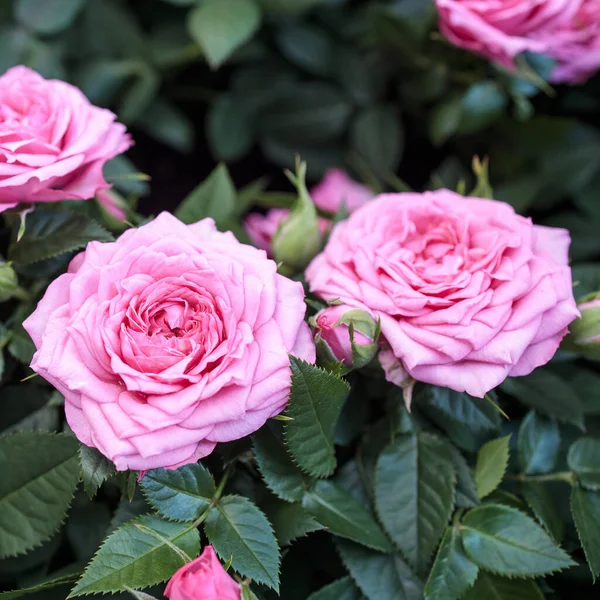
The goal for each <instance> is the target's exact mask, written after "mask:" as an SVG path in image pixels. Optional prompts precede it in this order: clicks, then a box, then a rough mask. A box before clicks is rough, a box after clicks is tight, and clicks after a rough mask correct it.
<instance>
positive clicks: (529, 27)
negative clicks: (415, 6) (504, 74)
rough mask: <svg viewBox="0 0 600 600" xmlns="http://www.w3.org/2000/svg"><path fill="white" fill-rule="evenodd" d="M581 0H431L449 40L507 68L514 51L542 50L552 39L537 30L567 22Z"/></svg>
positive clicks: (544, 29) (546, 29)
mask: <svg viewBox="0 0 600 600" xmlns="http://www.w3.org/2000/svg"><path fill="white" fill-rule="evenodd" d="M583 1H584V0H435V2H436V5H437V8H438V12H439V24H440V29H441V31H442V33H443V34H444V35H445V36H446V37H447V38H448V40H450V42H452V43H453V44H454V45H456V46H459V47H461V48H467V49H468V50H471V51H472V52H476V53H477V54H481V55H483V56H485V57H487V58H490V59H491V60H495V61H497V62H499V63H501V64H503V65H504V66H506V67H509V68H510V67H512V66H513V59H514V57H515V56H517V54H521V53H522V52H526V51H528V52H535V53H546V52H547V51H548V49H549V48H551V47H552V44H553V42H552V39H551V38H549V39H541V38H540V34H543V33H545V32H549V31H554V30H555V29H556V28H557V27H559V26H560V25H562V24H565V23H569V22H570V19H571V17H572V16H573V15H574V14H575V12H576V11H577V9H578V8H579V7H580V5H581V4H582V2H583ZM585 1H586V2H588V1H589V0H585Z"/></svg>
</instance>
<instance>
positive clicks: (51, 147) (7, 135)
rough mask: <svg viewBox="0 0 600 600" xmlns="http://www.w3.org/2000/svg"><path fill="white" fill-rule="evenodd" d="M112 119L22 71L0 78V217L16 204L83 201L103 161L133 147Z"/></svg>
mask: <svg viewBox="0 0 600 600" xmlns="http://www.w3.org/2000/svg"><path fill="white" fill-rule="evenodd" d="M115 118H116V117H115V115H114V114H113V113H112V112H110V111H109V110H106V109H104V108H98V107H97V106H93V105H92V104H90V103H89V102H88V100H87V98H86V97H85V96H84V95H83V94H82V93H81V91H80V90H78V89H77V88H76V87H73V86H72V85H69V84H68V83H65V82H64V81H57V80H46V79H44V78H43V77H42V76H41V75H38V74H37V73H36V72H35V71H32V70H31V69H28V68H27V67H14V68H12V69H9V70H8V71H7V72H6V73H4V75H2V76H0V212H2V211H4V210H6V209H7V208H12V207H13V206H16V205H17V204H18V203H19V202H55V201H57V200H88V199H90V198H93V197H94V196H95V195H96V193H97V192H98V191H99V190H102V189H105V188H108V187H110V186H109V185H108V184H107V183H106V181H105V180H104V177H103V175H102V167H103V166H104V163H105V162H106V161H107V160H110V159H111V158H113V157H115V156H116V155H117V154H120V153H121V152H125V150H127V148H129V147H130V146H131V144H132V142H131V138H130V136H129V135H128V134H127V133H126V132H125V126H124V125H121V124H120V123H116V122H115Z"/></svg>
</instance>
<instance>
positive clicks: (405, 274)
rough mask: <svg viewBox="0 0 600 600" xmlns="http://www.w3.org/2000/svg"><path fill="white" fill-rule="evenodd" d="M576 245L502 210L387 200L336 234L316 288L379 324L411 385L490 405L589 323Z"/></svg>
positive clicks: (489, 203) (457, 202)
mask: <svg viewBox="0 0 600 600" xmlns="http://www.w3.org/2000/svg"><path fill="white" fill-rule="evenodd" d="M569 244H570V238H569V234H568V232H567V231H566V230H564V229H553V228H548V227H539V226H535V225H533V224H532V223H531V221H530V220H529V219H526V218H524V217H521V216H518V215H517V214H516V213H515V212H514V210H513V209H512V208H511V207H510V206H509V205H508V204H505V203H503V202H497V201H493V200H483V199H479V198H465V197H463V196H459V195H458V194H455V193H454V192H450V191H448V190H439V191H436V192H427V193H424V194H413V193H407V194H386V195H382V196H379V197H378V198H376V199H374V200H373V201H372V202H370V203H369V205H368V206H365V207H363V208H362V209H360V210H358V211H356V212H355V213H354V214H352V215H351V216H350V217H349V218H348V219H347V220H346V221H343V222H342V223H340V224H338V225H337V226H336V228H335V229H334V230H333V232H332V234H331V237H330V238H329V242H328V243H327V246H326V247H325V250H324V251H323V253H322V254H320V255H319V256H317V257H316V258H315V259H314V260H313V261H312V263H311V264H310V265H309V267H308V269H307V270H306V278H307V280H308V282H309V284H310V289H311V290H312V291H313V292H315V293H316V294H317V295H319V296H320V297H322V298H324V299H326V300H333V299H339V301H340V302H343V303H344V304H347V305H349V306H353V307H355V308H363V309H366V310H370V311H371V312H372V313H373V314H375V315H376V316H379V318H380V319H381V336H382V338H383V339H381V342H382V343H384V344H385V343H386V342H387V344H388V345H389V348H390V350H391V352H392V353H393V355H394V356H395V357H396V359H397V360H399V361H401V362H402V365H401V366H402V367H403V368H404V369H405V370H406V371H407V372H408V374H409V375H410V376H411V377H413V378H414V379H416V380H418V381H424V382H427V383H432V384H435V385H440V386H446V387H449V388H452V389H454V390H457V391H466V392H468V393H469V394H472V395H473V396H478V397H483V396H484V395H485V394H486V392H488V391H489V390H491V389H492V388H494V387H496V386H497V385H498V384H500V383H501V382H502V381H503V380H504V379H505V378H506V377H507V376H509V375H511V376H517V375H527V374H528V373H530V372H531V371H533V369H535V368H536V367H538V366H540V365H543V364H545V363H546V362H548V361H549V360H550V359H551V358H552V356H553V355H554V353H555V352H556V349H557V348H558V345H559V343H560V341H561V339H562V337H563V336H564V335H566V333H567V326H568V325H569V323H570V322H571V321H573V319H575V318H576V317H577V316H578V315H579V311H578V310H577V307H576V305H575V300H574V298H573V292H572V281H571V270H570V268H569V266H568V248H569ZM385 358H386V360H385V362H386V365H385V366H386V371H387V372H388V373H390V374H391V373H392V372H393V368H392V365H391V364H390V363H391V361H390V360H389V359H390V357H389V356H388V355H386V357H385ZM398 372H400V373H401V371H400V370H398Z"/></svg>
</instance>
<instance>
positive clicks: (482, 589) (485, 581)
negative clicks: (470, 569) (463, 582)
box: [461, 571, 544, 600]
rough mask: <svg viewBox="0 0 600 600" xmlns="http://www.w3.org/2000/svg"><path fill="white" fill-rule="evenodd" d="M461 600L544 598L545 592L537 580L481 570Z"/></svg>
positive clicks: (526, 599)
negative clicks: (497, 574) (510, 577)
mask: <svg viewBox="0 0 600 600" xmlns="http://www.w3.org/2000/svg"><path fill="white" fill-rule="evenodd" d="M461 600H544V594H542V591H541V590H540V588H539V587H538V585H537V584H536V583H535V581H527V580H523V579H505V578H504V577H497V576H496V575H492V574H491V573H486V572H484V571H481V572H480V573H479V577H478V578H477V581H476V582H475V585H474V586H473V587H472V588H471V589H470V590H469V592H467V594H466V595H465V596H464V597H463V598H461Z"/></svg>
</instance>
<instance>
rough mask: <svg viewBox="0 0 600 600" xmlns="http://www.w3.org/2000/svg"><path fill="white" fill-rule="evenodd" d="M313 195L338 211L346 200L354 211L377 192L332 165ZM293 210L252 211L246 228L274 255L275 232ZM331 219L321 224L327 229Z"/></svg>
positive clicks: (317, 201)
mask: <svg viewBox="0 0 600 600" xmlns="http://www.w3.org/2000/svg"><path fill="white" fill-rule="evenodd" d="M310 195H311V198H312V200H313V202H314V203H315V205H316V206H317V208H320V209H321V210H324V211H326V212H330V213H332V214H333V213H336V212H337V211H338V210H339V208H340V207H341V205H342V202H344V203H345V205H346V208H347V209H348V212H352V211H354V210H356V209H357V208H359V207H360V206H362V205H363V204H364V203H365V202H368V201H369V200H371V198H373V192H372V191H371V190H370V189H369V188H368V187H366V186H364V185H361V184H360V183H357V182H356V181H354V180H353V179H351V178H350V177H349V176H348V175H347V174H346V173H345V172H344V171H342V170H340V169H329V170H328V171H327V172H326V173H325V176H324V177H323V180H322V181H321V182H320V183H319V184H317V185H316V186H314V187H313V188H312V189H311V191H310ZM289 214H290V211H289V210H288V209H287V208H272V209H270V210H268V211H267V213H266V214H261V213H250V214H249V215H248V216H247V217H246V218H245V220H244V223H243V226H244V230H245V231H246V233H247V234H248V237H249V238H250V240H251V241H252V243H253V244H254V245H255V246H256V247H257V248H261V249H262V250H266V251H267V253H269V255H271V242H272V240H273V236H274V235H275V232H276V231H277V228H278V227H279V224H280V223H281V222H282V221H284V220H285V219H286V218H287V217H288V215H289ZM330 225H331V223H330V221H329V220H328V219H324V218H322V217H320V218H319V228H320V229H321V232H322V233H326V232H327V230H328V229H329V227H330Z"/></svg>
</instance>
